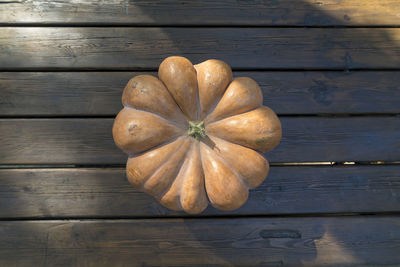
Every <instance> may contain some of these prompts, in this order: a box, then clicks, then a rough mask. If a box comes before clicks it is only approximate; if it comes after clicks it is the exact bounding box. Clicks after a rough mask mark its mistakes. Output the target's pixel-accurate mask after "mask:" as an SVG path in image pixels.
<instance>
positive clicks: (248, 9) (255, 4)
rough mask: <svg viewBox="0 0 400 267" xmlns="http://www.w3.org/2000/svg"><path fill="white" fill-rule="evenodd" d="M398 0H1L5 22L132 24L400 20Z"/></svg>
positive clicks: (311, 23) (326, 23)
mask: <svg viewBox="0 0 400 267" xmlns="http://www.w3.org/2000/svg"><path fill="white" fill-rule="evenodd" d="M399 8H400V4H399V2H398V1H396V0H368V1H362V0H346V1H339V0H324V1H313V0H301V1H291V0H278V1H269V0H263V1H239V2H238V1H233V0H224V1H210V0H207V1H201V2H198V1H148V0H135V1H134V2H132V1H128V0H122V1H103V2H99V1H96V0H89V1H82V0H79V1H73V2H71V1H65V0H62V1H57V2H53V1H49V0H26V1H22V0H21V1H18V0H17V1H1V2H0V23H8V24H10V23H11V24H21V23H40V24H51V23H57V24H64V25H68V24H77V23H78V24H80V23H82V24H92V25H93V24H95V25H99V24H108V25H109V24H124V25H125V24H126V25H193V24H195V25H227V26H231V25H259V26H261V25H268V26H276V25H288V26H294V25H295V26H335V25H351V26H355V25H356V26H360V25H374V26H378V25H379V26H382V25H399V15H398V10H399Z"/></svg>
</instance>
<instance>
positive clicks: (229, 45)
mask: <svg viewBox="0 0 400 267" xmlns="http://www.w3.org/2000/svg"><path fill="white" fill-rule="evenodd" d="M0 48H1V53H0V67H1V68H3V70H5V69H7V70H8V69H12V70H27V69H42V70H43V69H65V68H68V69H82V68H84V69H115V70H119V69H132V70H140V69H156V68H157V67H158V65H159V64H160V63H161V61H162V60H163V59H164V58H166V57H168V56H171V55H182V56H186V57H188V58H189V59H190V60H192V61H193V63H199V62H201V61H204V60H206V59H209V58H218V59H222V60H224V61H226V62H227V63H228V64H230V65H231V66H232V67H233V68H234V69H288V68H289V69H318V68H324V69H331V68H334V69H352V68H367V69H368V68H374V69H377V68H399V67H400V29H398V28H379V29H371V28H358V29H354V28H350V29H335V28H329V29H318V28H302V29H293V28H130V27H123V28H98V27H89V28H87V27H86V28H80V27H73V28H71V27H61V28H57V27H5V28H2V37H1V38H0Z"/></svg>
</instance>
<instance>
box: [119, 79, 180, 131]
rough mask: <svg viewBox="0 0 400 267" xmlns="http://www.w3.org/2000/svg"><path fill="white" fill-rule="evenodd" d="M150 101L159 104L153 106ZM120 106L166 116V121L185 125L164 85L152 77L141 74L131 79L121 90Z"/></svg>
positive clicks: (177, 107)
mask: <svg viewBox="0 0 400 267" xmlns="http://www.w3.org/2000/svg"><path fill="white" fill-rule="evenodd" d="M153 99H154V100H153ZM151 101H157V102H158V103H159V102H161V103H160V105H157V106H154V105H153V104H152V102H151ZM122 104H123V106H125V107H131V108H136V109H138V110H143V111H148V112H151V113H154V114H158V115H160V116H162V117H164V116H166V119H168V120H172V121H177V122H178V123H181V124H185V122H186V120H187V118H186V117H185V116H184V115H183V114H182V110H181V109H180V108H179V106H178V104H177V103H176V101H175V100H174V98H173V97H172V95H171V94H170V92H169V91H168V89H167V88H166V86H165V84H164V83H163V82H162V81H161V80H160V79H158V78H157V77H155V76H153V75H146V74H144V75H143V74H142V75H137V76H135V77H133V78H131V79H130V80H129V82H128V83H127V85H126V86H125V88H124V90H123V93H122ZM165 108H166V109H165Z"/></svg>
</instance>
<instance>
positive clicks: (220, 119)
mask: <svg viewBox="0 0 400 267" xmlns="http://www.w3.org/2000/svg"><path fill="white" fill-rule="evenodd" d="M260 107H265V106H263V105H261V106H258V107H255V108H252V109H249V110H247V111H243V112H240V113H238V114H234V115H230V116H226V117H222V118H219V119H217V120H213V121H211V122H208V121H207V118H205V119H204V123H205V124H206V130H207V125H211V124H213V123H216V122H219V121H222V120H225V119H229V118H231V117H234V116H238V115H242V114H245V113H247V112H251V111H254V110H256V109H258V108H260Z"/></svg>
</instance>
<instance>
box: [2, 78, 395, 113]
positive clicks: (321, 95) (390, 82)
mask: <svg viewBox="0 0 400 267" xmlns="http://www.w3.org/2000/svg"><path fill="white" fill-rule="evenodd" d="M140 74H152V75H155V76H157V74H156V73H154V72H0V81H1V83H0V92H1V98H0V115H1V116H13V117H15V116H21V117H23V116H60V115H64V116H86V115H90V116H95V115H116V114H117V113H118V112H119V110H120V109H121V108H122V105H121V95H122V90H123V88H124V87H125V85H126V83H127V82H128V80H129V79H130V78H132V77H134V76H136V75H140ZM399 75H400V73H399V72H397V71H367V72H364V71H361V72H360V71H357V72H336V71H334V72H330V71H325V72H318V71H308V72H268V71H267V72H264V71H261V72H242V71H237V72H235V73H234V77H243V76H245V77H252V78H253V79H255V80H256V81H257V82H258V83H259V84H260V86H261V88H262V90H263V95H264V105H266V106H269V107H271V108H272V109H273V110H274V111H276V112H277V113H278V114H319V113H329V114H346V113H352V114H359V113H369V114H371V113H400V105H399V102H400V85H399V83H398V82H397V78H398V77H399Z"/></svg>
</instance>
